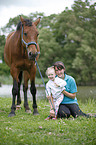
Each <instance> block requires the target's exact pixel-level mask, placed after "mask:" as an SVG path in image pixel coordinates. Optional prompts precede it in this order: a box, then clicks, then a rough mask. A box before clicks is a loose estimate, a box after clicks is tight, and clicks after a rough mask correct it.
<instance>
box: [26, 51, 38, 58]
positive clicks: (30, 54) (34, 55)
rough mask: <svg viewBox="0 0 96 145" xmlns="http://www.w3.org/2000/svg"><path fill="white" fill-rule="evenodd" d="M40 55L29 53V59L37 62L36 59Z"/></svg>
mask: <svg viewBox="0 0 96 145" xmlns="http://www.w3.org/2000/svg"><path fill="white" fill-rule="evenodd" d="M37 55H38V53H37V52H36V53H35V54H33V53H32V52H29V53H28V58H29V59H30V60H35V58H36V57H37Z"/></svg>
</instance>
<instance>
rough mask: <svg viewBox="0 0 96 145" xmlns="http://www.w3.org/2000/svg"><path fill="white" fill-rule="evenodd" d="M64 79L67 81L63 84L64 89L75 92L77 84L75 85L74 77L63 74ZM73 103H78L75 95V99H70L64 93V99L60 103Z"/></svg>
mask: <svg viewBox="0 0 96 145" xmlns="http://www.w3.org/2000/svg"><path fill="white" fill-rule="evenodd" d="M64 80H65V81H66V83H67V85H66V86H65V88H66V89H65V91H67V92H69V93H76V92H77V86H76V82H75V79H74V78H73V77H72V76H69V75H67V74H65V78H64ZM73 103H75V104H78V103H77V98H76V97H75V99H71V98H69V97H67V96H65V95H64V99H63V101H62V102H61V104H73Z"/></svg>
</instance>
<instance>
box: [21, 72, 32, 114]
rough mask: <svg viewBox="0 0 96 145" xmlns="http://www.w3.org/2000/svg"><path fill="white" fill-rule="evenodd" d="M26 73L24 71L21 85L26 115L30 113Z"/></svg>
mask: <svg viewBox="0 0 96 145" xmlns="http://www.w3.org/2000/svg"><path fill="white" fill-rule="evenodd" d="M28 80H29V77H28V73H27V72H25V71H24V84H23V92H24V108H25V111H26V112H27V113H32V112H31V110H30V108H29V105H28V98H27V90H28Z"/></svg>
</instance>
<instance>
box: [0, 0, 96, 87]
mask: <svg viewBox="0 0 96 145" xmlns="http://www.w3.org/2000/svg"><path fill="white" fill-rule="evenodd" d="M22 16H23V17H24V18H29V19H32V21H34V20H35V19H37V18H38V17H41V22H40V24H39V26H38V31H39V38H38V43H39V46H40V57H39V60H38V65H39V67H40V71H41V73H42V75H43V77H46V75H45V71H46V69H47V67H49V66H51V65H52V64H53V63H54V62H56V61H62V62H64V64H65V68H66V72H67V74H69V75H72V76H73V77H74V78H75V79H76V82H77V84H78V85H96V3H94V4H90V2H89V0H85V1H83V0H76V1H74V4H73V5H72V7H71V10H70V9H68V8H67V7H66V9H65V10H64V11H63V12H61V13H60V14H52V15H50V16H45V15H44V13H38V12H35V13H30V14H29V15H28V16H25V15H22ZM19 20H20V17H19V15H18V16H17V17H14V18H10V19H9V22H8V23H7V24H6V26H5V27H3V28H1V30H2V32H3V35H0V59H2V60H3V64H0V75H2V74H5V75H7V74H10V71H9V68H8V67H7V65H6V64H5V63H4V57H3V54H4V45H5V40H6V33H10V32H11V31H14V30H15V29H16V26H17V24H18V22H19ZM36 75H37V77H40V75H39V72H38V71H37V74H36Z"/></svg>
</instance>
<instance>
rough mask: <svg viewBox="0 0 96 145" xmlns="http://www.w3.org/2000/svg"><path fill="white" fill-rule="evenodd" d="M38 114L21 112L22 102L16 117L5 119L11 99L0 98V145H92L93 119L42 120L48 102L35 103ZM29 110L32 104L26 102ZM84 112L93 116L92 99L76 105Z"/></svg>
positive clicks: (94, 144) (95, 109)
mask: <svg viewBox="0 0 96 145" xmlns="http://www.w3.org/2000/svg"><path fill="white" fill-rule="evenodd" d="M37 104H38V111H39V115H37V116H34V115H33V114H27V113H25V110H24V107H23V100H22V104H21V110H16V116H14V117H8V114H9V112H10V108H11V98H5V97H3V98H2V97H1V98H0V145H13V144H14V145H48V144H50V145H58V144H59V145H81V144H82V145H96V118H95V117H91V118H86V117H81V116H80V117H78V118H76V119H74V118H72V116H71V117H70V118H69V119H57V120H49V121H45V118H46V117H47V116H48V114H49V110H50V106H49V103H48V101H47V100H46V99H45V100H39V101H38V100H37ZM29 106H30V108H31V110H32V111H33V109H32V101H29ZM79 106H80V108H81V109H82V110H83V111H84V112H85V113H96V100H94V99H88V100H87V101H86V103H84V104H83V103H81V102H79Z"/></svg>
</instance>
